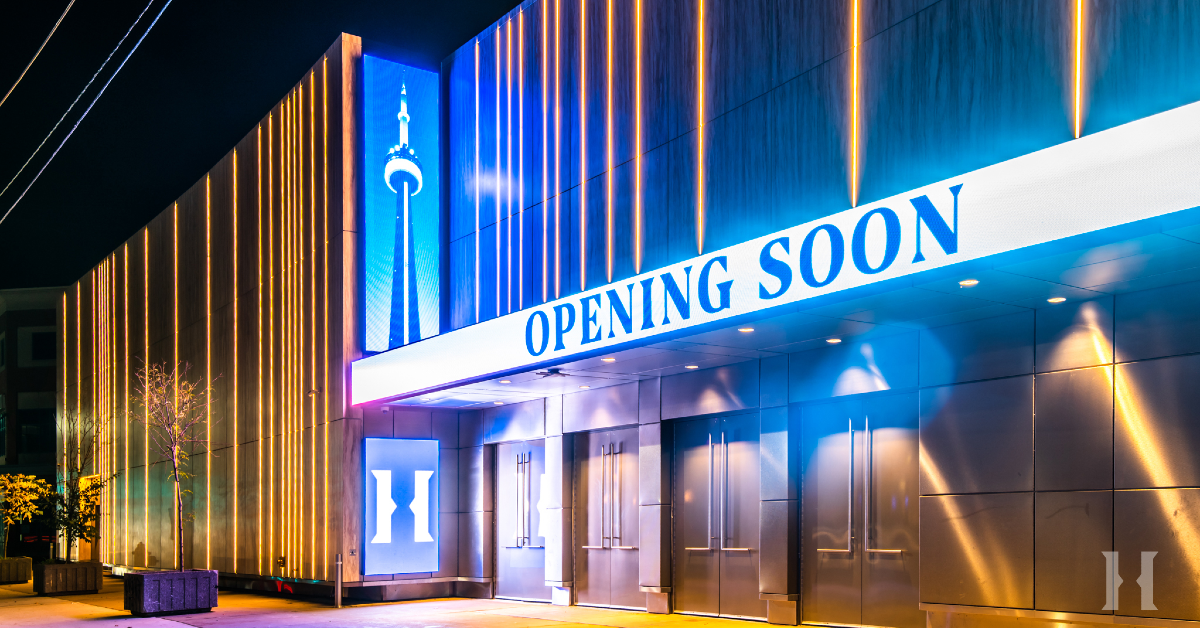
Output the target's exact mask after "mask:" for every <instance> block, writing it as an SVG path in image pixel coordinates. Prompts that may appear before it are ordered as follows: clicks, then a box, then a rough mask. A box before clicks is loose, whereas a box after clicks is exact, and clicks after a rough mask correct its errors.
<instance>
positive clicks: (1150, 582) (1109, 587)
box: [1100, 552, 1158, 611]
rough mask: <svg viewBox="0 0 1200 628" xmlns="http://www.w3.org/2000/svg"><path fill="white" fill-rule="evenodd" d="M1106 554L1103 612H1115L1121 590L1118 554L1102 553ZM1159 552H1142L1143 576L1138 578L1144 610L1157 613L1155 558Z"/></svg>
mask: <svg viewBox="0 0 1200 628" xmlns="http://www.w3.org/2000/svg"><path fill="white" fill-rule="evenodd" d="M1100 553H1101V554H1104V569H1105V573H1106V576H1105V579H1104V608H1102V609H1101V610H1105V611H1115V610H1118V609H1117V589H1119V588H1121V583H1122V582H1124V581H1123V580H1121V576H1120V575H1119V574H1118V573H1117V559H1118V558H1119V557H1118V555H1117V552H1100ZM1157 555H1158V552H1142V574H1141V575H1140V576H1138V579H1137V584H1138V586H1139V587H1141V588H1142V610H1144V611H1156V610H1158V607H1157V606H1155V605H1154V557H1155V556H1157Z"/></svg>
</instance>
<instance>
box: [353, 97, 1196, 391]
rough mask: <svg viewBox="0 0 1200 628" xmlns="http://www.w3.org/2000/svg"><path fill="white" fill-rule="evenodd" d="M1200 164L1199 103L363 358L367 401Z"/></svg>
mask: <svg viewBox="0 0 1200 628" xmlns="http://www.w3.org/2000/svg"><path fill="white" fill-rule="evenodd" d="M1198 172H1200V103H1196V104H1192V105H1187V106H1185V107H1180V108H1178V109H1174V110H1171V111H1167V112H1164V113H1161V114H1158V115H1155V116H1151V117H1148V118H1144V119H1141V120H1137V121H1135V122H1130V123H1128V124H1125V125H1122V126H1120V127H1116V128H1113V129H1109V130H1107V131H1103V132H1100V133H1097V134H1095V135H1091V136H1087V137H1084V138H1081V139H1078V140H1074V141H1070V142H1067V143H1064V144H1059V145H1057V146H1053V147H1051V148H1047V149H1044V150H1041V151H1038V152H1036V153H1031V154H1029V155H1024V156H1021V157H1017V158H1015V159H1011V160H1009V161H1006V162H1002V163H999V164H995V165H992V166H988V167H986V168H982V169H979V170H976V171H974V172H970V173H967V174H964V175H961V176H957V177H953V178H950V179H946V180H945V181H939V182H937V183H933V184H930V185H927V186H925V187H922V188H918V189H916V190H913V191H911V192H905V193H903V194H897V195H896V196H892V197H890V198H886V199H883V200H881V201H877V202H874V203H869V204H866V205H863V206H862V207H857V208H854V209H848V210H846V211H843V212H840V213H838V214H834V215H832V216H828V217H826V218H822V219H819V220H815V221H812V222H808V223H805V224H802V225H798V226H795V227H791V228H789V229H785V230H783V231H779V232H776V233H773V234H770V235H767V236H763V237H760V238H757V239H754V240H750V241H748V242H743V243H741V244H737V245H734V246H731V247H728V248H726V249H722V250H719V251H714V252H711V253H708V254H705V255H702V256H699V257H696V258H693V259H690V260H687V261H685V262H680V263H677V264H673V265H671V266H667V267H665V268H661V269H658V270H655V271H651V272H647V273H643V274H641V275H637V276H636V277H632V278H630V279H627V280H623V281H619V282H615V283H612V284H609V285H607V286H603V287H600V288H595V289H592V290H588V291H585V292H581V293H579V294H575V295H572V296H569V297H564V298H562V299H559V300H556V301H551V302H549V303H546V304H543V305H540V306H537V307H533V308H529V309H526V310H523V311H521V312H515V313H513V314H509V315H507V316H502V317H500V318H495V319H492V320H489V321H485V322H483V323H479V324H476V325H472V326H470V327H465V328H463V329H459V330H456V331H453V332H449V333H445V334H442V335H440V336H436V337H433V338H429V339H427V340H422V341H421V342H417V343H414V344H411V345H408V346H405V347H401V348H398V349H393V350H392V351H388V352H386V353H380V354H378V355H374V356H371V357H368V358H364V359H362V360H359V361H357V362H355V363H354V364H353V365H352V369H353V371H352V376H353V394H352V398H353V403H355V404H359V403H365V402H369V401H375V400H380V399H390V398H403V397H406V396H411V395H416V394H420V393H422V392H425V391H429V390H433V389H437V388H444V387H447V386H448V385H452V384H465V383H470V382H474V381H480V380H483V379H487V378H489V377H494V376H496V375H499V374H503V373H510V372H515V371H520V370H524V369H527V368H531V367H535V366H538V365H543V364H550V363H556V362H563V361H567V360H569V359H571V358H573V357H575V356H580V355H582V354H593V353H597V352H600V351H602V350H607V351H612V350H618V349H622V348H626V347H628V346H636V345H638V344H644V342H645V341H646V340H647V339H648V338H651V337H654V336H658V335H661V334H666V333H671V332H676V331H679V330H684V329H689V328H693V327H698V326H701V325H705V324H709V323H714V322H718V321H721V320H725V319H730V318H734V317H740V316H744V315H747V314H752V313H754V312H757V311H761V310H766V309H768V308H773V307H777V306H780V305H785V304H790V303H796V302H798V301H802V300H804V299H809V298H812V297H816V296H820V295H826V294H830V293H834V292H838V291H842V290H847V289H850V288H855V287H859V286H863V285H867V284H871V283H875V282H879V281H883V280H887V279H893V278H896V277H903V276H906V275H911V274H914V273H918V272H922V271H926V270H931V269H934V268H939V267H943V266H947V265H950V264H955V263H960V262H965V261H969V260H974V259H979V258H983V257H987V256H989V255H995V254H998V253H1004V252H1008V251H1014V250H1017V249H1022V248H1025V247H1029V246H1034V245H1038V244H1043V243H1047V242H1053V241H1055V240H1060V239H1063V238H1067V237H1071V236H1075V235H1079V234H1084V233H1089V232H1093V231H1098V230H1101V229H1106V228H1109V227H1115V226H1119V225H1123V224H1126V223H1130V222H1134V221H1137V220H1143V219H1146V218H1153V217H1155V216H1161V215H1164V214H1168V213H1172V212H1175V211H1180V210H1184V209H1190V208H1193V207H1196V206H1200V176H1198V174H1197V173H1198ZM747 209H748V211H752V210H753V208H747Z"/></svg>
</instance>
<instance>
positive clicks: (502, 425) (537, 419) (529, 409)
mask: <svg viewBox="0 0 1200 628" xmlns="http://www.w3.org/2000/svg"><path fill="white" fill-rule="evenodd" d="M483 429H484V442H487V443H503V442H509V441H516V440H527V439H530V438H541V437H542V436H545V435H546V401H545V400H544V399H534V400H533V401H526V402H523V403H514V404H511V405H507V406H500V407H498V408H489V409H487V410H484V411H483Z"/></svg>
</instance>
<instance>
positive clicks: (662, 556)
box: [638, 504, 671, 587]
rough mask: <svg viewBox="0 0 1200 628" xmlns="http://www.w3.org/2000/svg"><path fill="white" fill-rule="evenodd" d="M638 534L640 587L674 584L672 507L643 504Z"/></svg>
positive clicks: (639, 513)
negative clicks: (672, 578) (672, 567)
mask: <svg viewBox="0 0 1200 628" xmlns="http://www.w3.org/2000/svg"><path fill="white" fill-rule="evenodd" d="M638 535H639V538H640V541H639V542H640V543H641V545H640V546H639V547H638V586H643V587H669V586H671V506H670V505H669V504H668V505H652V506H639V507H638Z"/></svg>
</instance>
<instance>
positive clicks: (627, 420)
mask: <svg viewBox="0 0 1200 628" xmlns="http://www.w3.org/2000/svg"><path fill="white" fill-rule="evenodd" d="M562 400H563V418H562V423H563V432H567V433H569V432H582V431H585V430H600V429H605V428H610V427H620V426H622V425H637V423H638V382H629V383H628V384H620V385H618V386H605V387H604V388H597V389H595V390H585V391H582V392H577V393H571V394H569V395H563V396H562Z"/></svg>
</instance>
